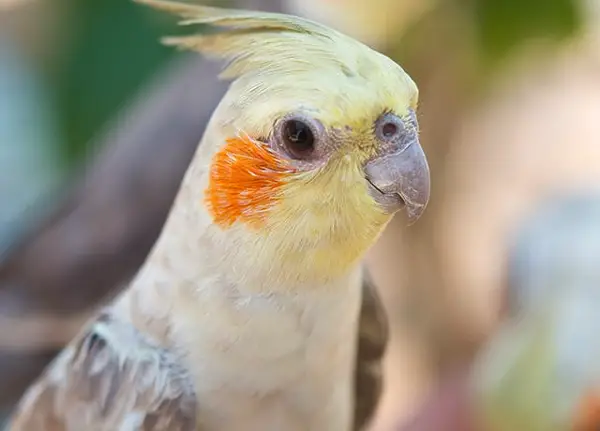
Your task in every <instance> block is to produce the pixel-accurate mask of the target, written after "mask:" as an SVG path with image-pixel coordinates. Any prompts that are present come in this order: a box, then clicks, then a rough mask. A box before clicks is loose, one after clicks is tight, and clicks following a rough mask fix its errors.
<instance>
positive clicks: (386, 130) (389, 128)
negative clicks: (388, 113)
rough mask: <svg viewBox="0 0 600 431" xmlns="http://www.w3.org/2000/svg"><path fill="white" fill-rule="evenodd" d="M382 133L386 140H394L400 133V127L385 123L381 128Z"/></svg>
mask: <svg viewBox="0 0 600 431" xmlns="http://www.w3.org/2000/svg"><path fill="white" fill-rule="evenodd" d="M381 132H382V133H383V136H385V137H386V138H392V137H393V136H394V135H395V134H397V133H398V126H397V125H396V124H394V123H385V124H384V125H383V126H382V127H381Z"/></svg>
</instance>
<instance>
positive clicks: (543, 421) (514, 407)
mask: <svg viewBox="0 0 600 431" xmlns="http://www.w3.org/2000/svg"><path fill="white" fill-rule="evenodd" d="M510 261H511V263H510V271H509V278H510V286H509V287H510V289H509V294H508V296H507V304H508V306H507V309H508V312H509V314H508V321H507V322H506V324H505V325H504V327H502V328H501V329H500V331H499V333H498V334H497V336H495V337H494V338H493V339H492V340H491V341H490V344H489V346H488V347H487V349H486V350H485V351H484V353H482V356H481V358H479V361H478V362H477V364H476V368H475V370H476V371H475V373H474V379H473V381H474V383H475V384H474V388H475V390H474V393H475V395H476V396H475V397H474V401H475V402H474V404H475V405H476V406H477V409H476V410H479V411H480V412H481V413H482V414H481V415H479V416H478V418H477V419H478V420H479V425H480V426H481V428H477V429H478V430H479V429H481V430H482V431H514V430H527V431H597V430H599V429H600V361H599V360H598V358H599V357H600V337H599V334H600V312H599V310H600V265H599V264H598V263H599V262H600V193H594V192H592V193H589V194H587V193H585V192H584V193H580V194H573V195H571V196H569V197H566V198H560V199H556V200H554V201H553V202H551V203H550V204H547V205H543V206H542V207H541V208H540V209H539V210H538V211H536V212H535V214H534V215H533V216H532V217H531V219H529V220H528V221H527V222H526V224H525V226H524V227H523V228H522V230H521V231H520V232H519V234H518V236H517V241H516V246H515V248H514V250H513V252H512V253H511V259H510Z"/></svg>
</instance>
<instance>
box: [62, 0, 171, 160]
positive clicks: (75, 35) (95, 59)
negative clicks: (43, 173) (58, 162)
mask: <svg viewBox="0 0 600 431" xmlns="http://www.w3.org/2000/svg"><path fill="white" fill-rule="evenodd" d="M63 2H64V3H65V6H67V7H69V8H70V14H69V15H70V16H72V17H73V19H72V23H71V24H72V26H73V28H72V30H71V32H70V33H71V34H70V45H69V46H68V47H66V48H65V49H66V50H67V53H66V55H64V58H65V59H66V61H65V64H63V65H62V68H61V73H60V74H59V76H58V77H57V79H58V82H57V83H56V91H57V98H58V103H59V106H60V114H61V115H62V127H63V132H64V136H65V137H66V139H65V143H64V148H63V149H64V155H65V157H66V160H67V162H68V163H69V164H72V163H74V162H77V161H78V160H79V159H80V158H81V156H82V155H83V154H84V153H85V150H86V148H87V146H88V144H89V143H90V140H91V139H92V138H93V137H94V136H95V134H96V133H97V132H98V131H99V129H100V128H101V127H102V126H104V124H105V123H106V122H108V121H109V120H110V119H111V118H112V117H114V115H115V114H116V113H117V112H118V110H119V108H121V106H122V105H123V104H125V103H126V102H127V101H128V99H130V98H131V96H132V95H133V94H134V93H135V92H136V90H138V89H139V88H140V86H141V85H142V84H143V83H144V81H146V79H147V78H149V77H150V76H151V75H153V74H154V73H155V72H156V71H157V69H159V68H160V67H161V66H162V65H163V64H164V63H165V62H166V61H167V60H168V59H169V58H171V57H172V56H173V55H174V50H173V49H169V48H166V47H164V46H162V45H161V44H160V43H159V38H160V37H161V36H163V35H164V34H165V33H169V32H170V30H172V29H173V28H175V26H174V25H173V23H174V21H172V20H166V19H152V18H150V17H149V16H148V15H147V8H145V7H142V6H140V5H138V4H136V3H133V2H132V1H129V0H102V1H96V0H87V1H81V0H63Z"/></svg>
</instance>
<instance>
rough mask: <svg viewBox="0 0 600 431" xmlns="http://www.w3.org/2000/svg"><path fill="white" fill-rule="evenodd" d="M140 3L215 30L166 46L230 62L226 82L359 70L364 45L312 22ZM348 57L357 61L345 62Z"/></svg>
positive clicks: (155, 0) (174, 40)
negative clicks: (317, 66) (261, 75)
mask: <svg viewBox="0 0 600 431" xmlns="http://www.w3.org/2000/svg"><path fill="white" fill-rule="evenodd" d="M136 1H137V2H138V3H142V4H145V5H148V6H151V7H153V8H156V9H159V10H163V11H166V12H170V13H173V14H175V15H178V16H180V17H182V18H184V21H182V22H180V24H181V25H192V24H205V25H209V26H210V27H211V30H212V31H209V32H206V33H203V34H195V35H190V36H177V37H166V38H163V39H162V41H163V43H164V44H166V45H169V46H176V47H179V48H180V49H186V50H195V51H199V52H201V53H203V54H205V55H209V56H213V57H218V58H223V59H226V60H228V61H229V64H228V65H227V66H226V67H225V69H224V70H223V73H222V74H221V77H222V78H227V79H234V78H237V77H240V76H242V75H244V74H246V73H251V72H264V71H266V70H267V69H268V70H270V71H271V72H274V71H278V72H283V73H286V74H289V73H292V74H298V73H301V72H314V62H315V61H319V62H320V63H322V65H323V67H326V66H327V65H330V66H331V67H336V68H338V69H340V68H341V69H343V70H344V71H345V72H346V73H348V74H351V73H352V72H351V70H352V69H353V68H354V66H355V64H353V63H354V62H355V61H356V59H355V58H354V54H355V53H356V51H357V50H356V47H357V45H358V42H356V41H354V40H353V39H351V38H348V37H346V36H344V35H342V34H341V33H338V32H336V31H334V30H331V29H329V28H327V27H325V26H323V25H321V24H318V23H316V22H313V21H310V20H307V19H303V18H300V17H294V16H290V15H284V14H277V13H267V12H252V11H245V10H236V9H231V10H230V9H221V8H217V7H208V6H199V5H190V4H184V3H177V2H169V1H160V0H136ZM344 48H345V49H344ZM362 48H363V49H364V47H362ZM344 52H346V53H348V54H351V55H350V56H347V58H344V56H343V55H341V54H342V53H344Z"/></svg>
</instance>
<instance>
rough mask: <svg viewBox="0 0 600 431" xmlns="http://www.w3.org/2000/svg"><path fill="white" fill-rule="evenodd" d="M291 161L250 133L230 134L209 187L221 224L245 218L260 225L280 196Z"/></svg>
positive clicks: (212, 207) (214, 213)
mask: <svg viewBox="0 0 600 431" xmlns="http://www.w3.org/2000/svg"><path fill="white" fill-rule="evenodd" d="M293 172H294V169H293V167H292V166H291V164H290V163H289V162H288V161H287V160H285V159H282V158H281V157H279V156H278V155H277V154H276V153H275V152H273V151H272V150H271V148H269V147H268V146H267V145H266V144H264V143H263V142H260V141H256V140H254V139H252V138H250V137H248V136H244V137H236V138H229V139H227V142H226V144H225V146H224V147H223V148H222V149H221V150H220V151H219V152H218V153H217V154H216V155H215V156H214V159H213V162H212V165H211V168H210V174H209V180H208V188H207V190H206V204H207V206H208V209H209V211H210V214H211V215H212V218H213V221H214V222H215V223H216V224H218V225H219V226H221V227H228V226H231V225H232V224H233V223H234V222H235V221H241V222H244V223H246V224H248V225H251V226H253V227H257V228H258V227H260V226H261V225H262V224H263V222H264V220H265V217H266V215H267V213H268V211H269V209H270V208H271V207H272V206H273V205H274V204H275V203H276V202H277V200H278V199H279V198H280V193H279V191H280V189H281V187H282V186H283V184H284V182H285V181H284V180H285V178H286V176H287V175H289V174H291V173H293Z"/></svg>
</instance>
